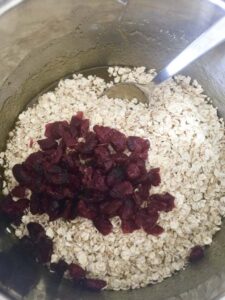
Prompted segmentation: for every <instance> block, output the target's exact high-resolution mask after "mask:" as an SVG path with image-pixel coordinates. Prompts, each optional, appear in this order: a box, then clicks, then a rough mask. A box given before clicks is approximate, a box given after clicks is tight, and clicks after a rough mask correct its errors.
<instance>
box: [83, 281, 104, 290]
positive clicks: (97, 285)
mask: <svg viewBox="0 0 225 300" xmlns="http://www.w3.org/2000/svg"><path fill="white" fill-rule="evenodd" d="M106 284H107V283H106V282H105V281H104V280H100V279H90V278H86V279H85V280H84V286H85V287H86V288H88V289H90V290H92V291H96V292H97V291H100V290H102V289H103V288H104V287H105V286H106Z"/></svg>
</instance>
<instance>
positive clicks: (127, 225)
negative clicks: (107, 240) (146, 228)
mask: <svg viewBox="0 0 225 300" xmlns="http://www.w3.org/2000/svg"><path fill="white" fill-rule="evenodd" d="M137 229H140V227H139V226H138V225H137V224H136V223H135V222H134V221H133V220H122V231H123V233H132V232H133V231H135V230H137Z"/></svg>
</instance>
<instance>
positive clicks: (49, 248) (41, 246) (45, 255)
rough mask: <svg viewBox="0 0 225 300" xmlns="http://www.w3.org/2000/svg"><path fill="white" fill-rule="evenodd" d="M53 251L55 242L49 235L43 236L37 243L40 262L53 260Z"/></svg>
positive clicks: (37, 255) (37, 254)
mask: <svg viewBox="0 0 225 300" xmlns="http://www.w3.org/2000/svg"><path fill="white" fill-rule="evenodd" d="M52 253H53V242H52V240H50V239H49V238H48V237H46V236H44V237H41V238H40V239H39V240H38V242H37V243H36V257H37V260H38V261H39V262H40V263H43V264H45V263H48V262H49V261H51V256H52Z"/></svg>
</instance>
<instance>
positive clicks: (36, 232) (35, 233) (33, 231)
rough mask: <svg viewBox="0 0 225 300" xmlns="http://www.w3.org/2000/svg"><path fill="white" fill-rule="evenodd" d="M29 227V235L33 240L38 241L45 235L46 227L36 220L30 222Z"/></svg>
mask: <svg viewBox="0 0 225 300" xmlns="http://www.w3.org/2000/svg"><path fill="white" fill-rule="evenodd" d="M27 229H28V232H29V235H30V237H31V239H32V240H33V241H37V240H39V239H40V238H41V237H43V236H45V230H44V228H43V227H42V226H41V225H40V224H38V223H35V222H30V223H28V224H27Z"/></svg>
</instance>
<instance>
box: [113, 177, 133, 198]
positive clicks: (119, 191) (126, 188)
mask: <svg viewBox="0 0 225 300" xmlns="http://www.w3.org/2000/svg"><path fill="white" fill-rule="evenodd" d="M132 193H133V186H132V184H131V183H130V182H129V181H123V182H121V183H118V184H116V185H115V186H114V187H113V188H112V190H111V191H110V195H111V197H113V198H117V199H118V198H119V199H120V198H124V197H125V196H129V195H131V194H132Z"/></svg>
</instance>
